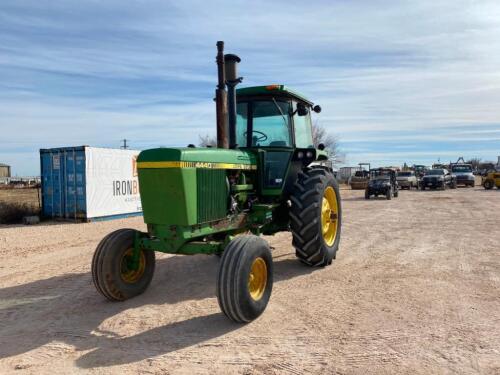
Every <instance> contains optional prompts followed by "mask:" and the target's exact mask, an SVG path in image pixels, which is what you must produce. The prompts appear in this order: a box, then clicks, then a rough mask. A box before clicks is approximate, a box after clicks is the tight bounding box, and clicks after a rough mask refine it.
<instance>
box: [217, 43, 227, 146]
mask: <svg viewBox="0 0 500 375" xmlns="http://www.w3.org/2000/svg"><path fill="white" fill-rule="evenodd" d="M216 61H217V76H218V83H217V89H216V90H215V105H216V116H217V147H218V148H228V139H227V92H226V73H225V69H224V42H222V41H218V42H217V57H216Z"/></svg>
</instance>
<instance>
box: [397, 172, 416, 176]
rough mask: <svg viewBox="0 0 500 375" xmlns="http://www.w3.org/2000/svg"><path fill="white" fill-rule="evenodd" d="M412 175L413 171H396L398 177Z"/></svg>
mask: <svg viewBox="0 0 500 375" xmlns="http://www.w3.org/2000/svg"><path fill="white" fill-rule="evenodd" d="M410 176H413V172H398V177H410Z"/></svg>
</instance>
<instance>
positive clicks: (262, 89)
mask: <svg viewBox="0 0 500 375" xmlns="http://www.w3.org/2000/svg"><path fill="white" fill-rule="evenodd" d="M270 94H281V95H286V96H291V97H293V98H295V99H298V100H300V101H303V102H306V103H307V104H309V105H311V106H312V105H313V102H311V101H310V100H309V99H307V98H306V97H305V96H304V95H302V94H301V93H299V92H297V91H295V90H292V89H290V88H289V87H287V86H285V85H267V86H252V87H244V88H241V89H237V90H236V96H254V95H256V96H258V95H270Z"/></svg>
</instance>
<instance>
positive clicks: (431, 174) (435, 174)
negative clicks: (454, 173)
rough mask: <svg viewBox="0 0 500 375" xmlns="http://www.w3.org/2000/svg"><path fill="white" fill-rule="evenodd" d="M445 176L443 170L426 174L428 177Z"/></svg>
mask: <svg viewBox="0 0 500 375" xmlns="http://www.w3.org/2000/svg"><path fill="white" fill-rule="evenodd" d="M442 174H444V170H442V169H431V170H430V171H427V172H426V173H425V175H426V176H438V175H442Z"/></svg>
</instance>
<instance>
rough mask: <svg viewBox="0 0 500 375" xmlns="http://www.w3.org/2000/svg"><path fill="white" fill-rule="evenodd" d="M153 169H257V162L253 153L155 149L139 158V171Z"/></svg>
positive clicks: (220, 149)
mask: <svg viewBox="0 0 500 375" xmlns="http://www.w3.org/2000/svg"><path fill="white" fill-rule="evenodd" d="M151 168H203V169H256V168H257V162H256V158H255V155H254V154H253V153H251V152H246V151H241V150H228V149H222V148H194V147H193V148H191V147H184V148H154V149H151V150H145V151H142V152H141V153H140V154H139V156H138V158H137V169H151Z"/></svg>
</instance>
